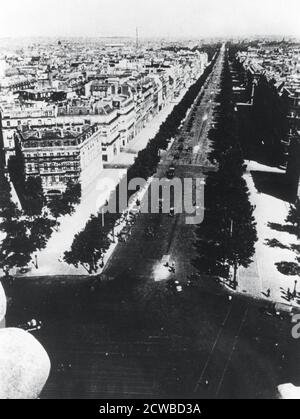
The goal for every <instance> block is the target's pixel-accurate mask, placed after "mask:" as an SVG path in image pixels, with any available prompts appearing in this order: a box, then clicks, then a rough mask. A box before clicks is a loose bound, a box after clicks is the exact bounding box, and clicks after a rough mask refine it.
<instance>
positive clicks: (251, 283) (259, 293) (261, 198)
mask: <svg viewBox="0 0 300 419" xmlns="http://www.w3.org/2000/svg"><path fill="white" fill-rule="evenodd" d="M251 170H255V171H262V172H274V173H283V171H281V170H280V169H277V168H270V167H268V166H263V165H261V164H258V163H256V162H250V164H249V163H248V168H247V173H246V174H245V176H244V178H245V180H246V182H247V185H248V188H249V191H250V201H251V204H252V205H253V206H255V212H254V215H255V219H256V222H257V233H258V238H259V240H258V242H257V243H256V246H255V247H256V253H255V257H254V261H253V263H252V264H251V265H250V267H249V268H247V269H245V268H240V269H239V273H238V276H239V287H238V291H240V292H243V293H247V294H250V295H252V296H254V297H257V298H267V297H266V296H265V295H264V294H263V293H266V292H267V290H268V289H270V290H271V295H270V298H269V300H272V301H275V302H281V303H286V304H289V303H288V301H287V300H286V299H285V298H284V294H283V292H282V291H283V290H284V291H287V289H288V288H290V290H291V292H292V291H293V290H294V286H295V280H298V279H299V278H298V277H297V276H286V275H283V274H281V273H280V272H279V271H278V270H277V267H276V265H275V264H276V263H278V262H295V253H294V252H293V251H291V250H289V249H282V248H279V247H270V246H268V245H267V244H266V240H272V239H277V240H278V241H279V242H280V243H282V244H283V245H285V246H290V245H291V244H297V243H298V240H297V237H296V236H294V235H292V234H290V233H287V232H282V231H277V230H275V229H272V228H271V227H270V226H269V225H268V224H269V223H275V224H280V225H285V224H286V223H285V218H286V216H287V214H288V211H289V204H288V203H287V202H285V201H283V200H280V199H278V198H275V197H273V196H271V195H267V194H264V193H259V192H258V191H257V189H256V187H255V184H254V181H253V177H252V175H251ZM299 286H300V284H299Z"/></svg>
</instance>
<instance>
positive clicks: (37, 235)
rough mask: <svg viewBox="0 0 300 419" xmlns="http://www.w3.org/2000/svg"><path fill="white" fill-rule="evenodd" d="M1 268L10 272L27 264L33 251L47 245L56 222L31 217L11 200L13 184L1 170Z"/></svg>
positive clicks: (39, 217) (44, 217) (44, 218)
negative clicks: (11, 184) (11, 185)
mask: <svg viewBox="0 0 300 419" xmlns="http://www.w3.org/2000/svg"><path fill="white" fill-rule="evenodd" d="M0 196H1V199H0V233H1V236H2V237H1V240H0V269H2V270H3V272H4V273H5V274H6V275H8V274H9V272H10V270H11V269H12V268H15V267H19V268H21V267H24V266H26V265H28V263H29V262H30V261H31V258H32V254H33V253H34V252H36V251H37V250H41V249H43V248H45V246H46V244H47V241H48V240H49V238H50V236H51V234H52V231H53V229H54V228H55V227H56V222H55V220H53V219H49V218H47V217H46V216H44V215H37V216H35V217H31V216H30V217H29V216H26V215H25V214H24V212H23V211H22V210H20V209H19V208H18V207H17V206H16V204H15V203H14V202H13V201H12V199H11V188H10V184H9V182H8V180H7V178H6V176H5V174H4V172H3V171H1V173H0Z"/></svg>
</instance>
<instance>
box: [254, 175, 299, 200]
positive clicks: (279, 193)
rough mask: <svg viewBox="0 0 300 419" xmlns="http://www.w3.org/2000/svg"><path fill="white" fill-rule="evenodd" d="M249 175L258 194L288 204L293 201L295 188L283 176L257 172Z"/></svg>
mask: <svg viewBox="0 0 300 419" xmlns="http://www.w3.org/2000/svg"><path fill="white" fill-rule="evenodd" d="M251 174H252V177H253V180H254V183H255V187H256V189H257V190H258V192H261V193H264V194H266V195H270V196H274V197H275V198H278V199H281V200H283V201H286V202H290V203H293V202H294V201H295V198H296V193H295V188H294V186H293V185H291V182H290V181H289V180H288V178H287V177H286V175H285V174H282V173H270V172H258V171H252V172H251Z"/></svg>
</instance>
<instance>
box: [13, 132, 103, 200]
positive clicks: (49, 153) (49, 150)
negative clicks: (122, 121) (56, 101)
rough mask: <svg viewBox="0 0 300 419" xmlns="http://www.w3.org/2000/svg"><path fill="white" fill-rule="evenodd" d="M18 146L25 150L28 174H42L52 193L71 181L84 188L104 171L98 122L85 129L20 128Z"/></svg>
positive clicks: (46, 185) (47, 187)
mask: <svg viewBox="0 0 300 419" xmlns="http://www.w3.org/2000/svg"><path fill="white" fill-rule="evenodd" d="M15 135H16V147H18V148H19V150H20V151H21V152H22V154H23V156H24V161H25V173H26V176H40V177H41V179H42V185H43V189H44V191H45V193H46V194H48V195H49V196H51V195H53V194H58V193H61V192H63V191H64V190H65V188H66V185H67V183H68V181H69V180H72V181H75V182H77V181H79V182H80V183H81V185H82V187H83V188H84V187H85V186H87V185H88V183H89V182H90V181H91V179H93V178H94V177H95V175H96V174H97V173H99V172H100V171H101V170H102V167H103V164H102V140H101V132H100V131H99V129H98V127H97V125H93V126H84V127H83V129H82V132H80V133H79V132H76V131H66V130H62V129H51V130H50V129H30V128H24V127H23V128H21V129H17V131H16V134H15Z"/></svg>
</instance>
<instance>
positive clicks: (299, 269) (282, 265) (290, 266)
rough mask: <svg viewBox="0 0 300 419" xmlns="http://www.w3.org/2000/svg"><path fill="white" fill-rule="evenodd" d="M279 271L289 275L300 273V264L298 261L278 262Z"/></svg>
mask: <svg viewBox="0 0 300 419" xmlns="http://www.w3.org/2000/svg"><path fill="white" fill-rule="evenodd" d="M275 265H276V267H277V269H278V271H279V272H280V273H281V274H283V275H287V276H294V275H300V265H299V264H298V263H296V262H278V263H275Z"/></svg>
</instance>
